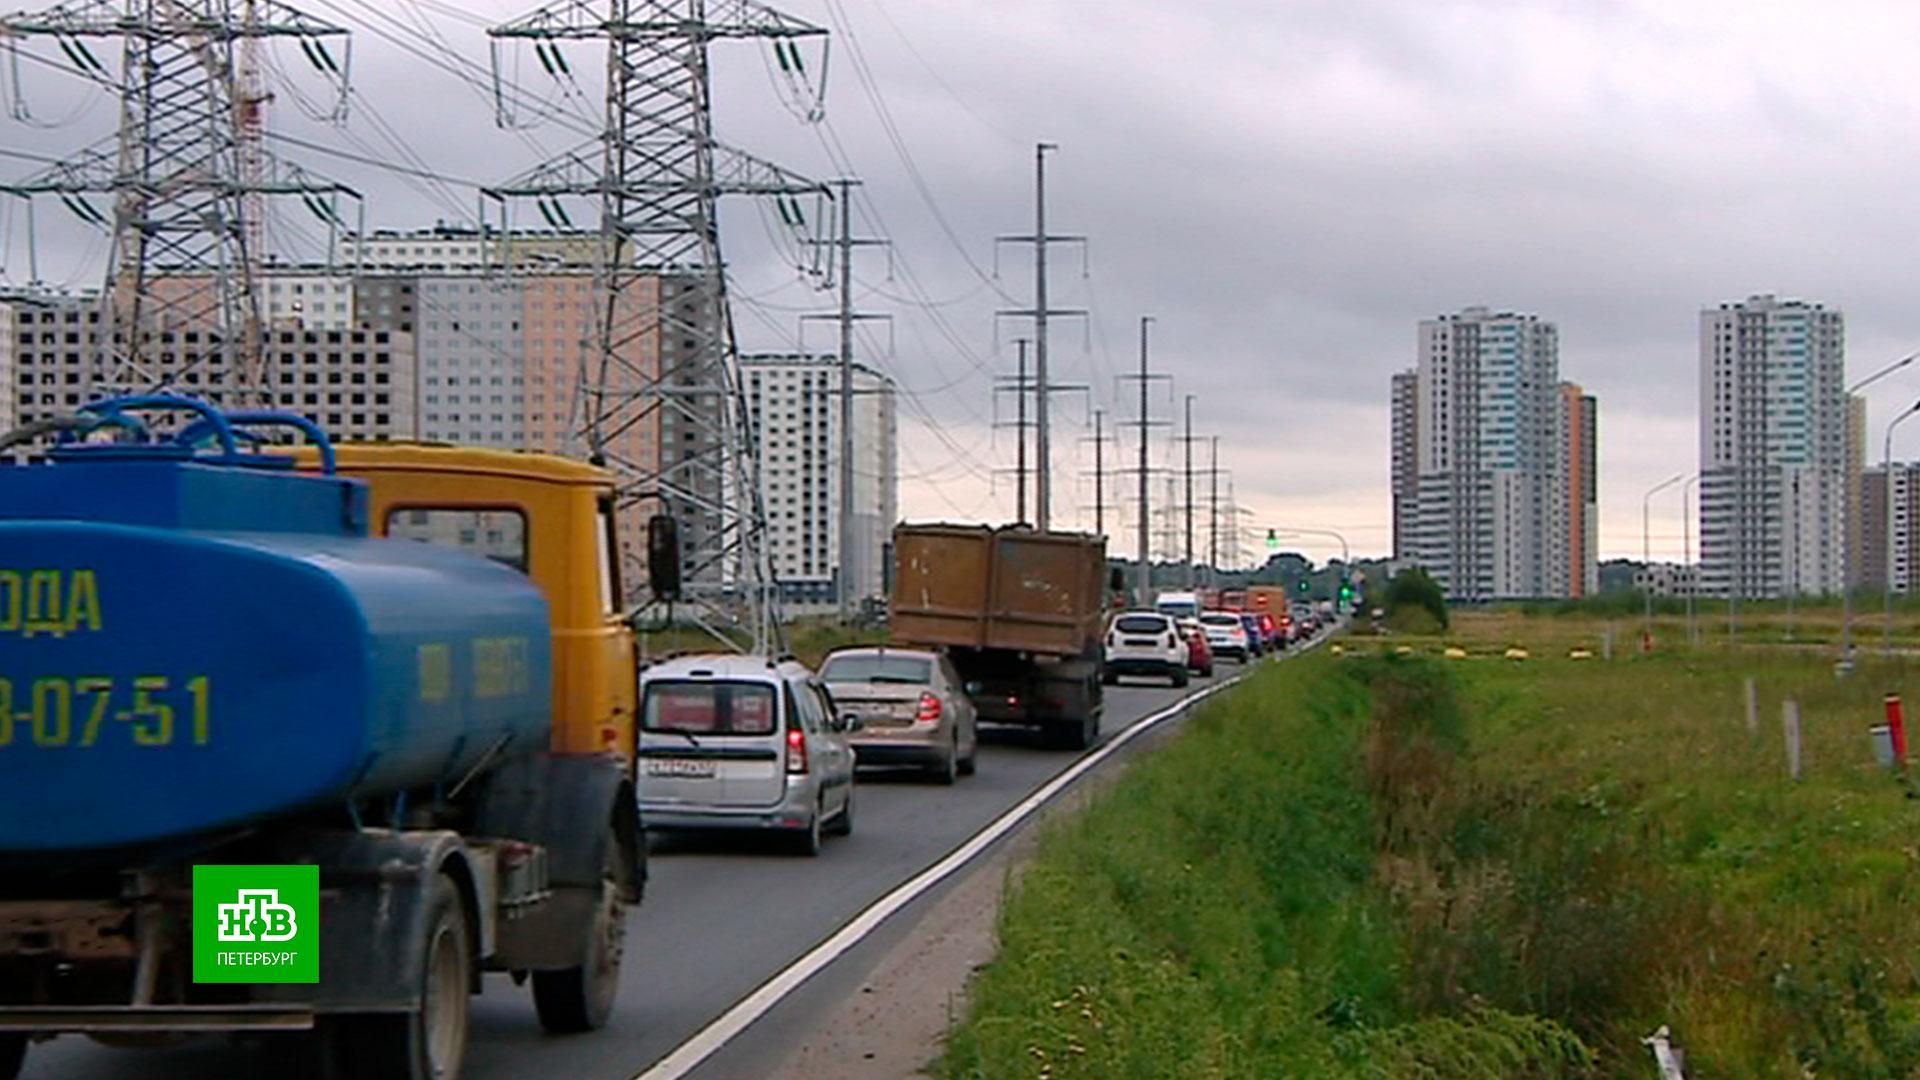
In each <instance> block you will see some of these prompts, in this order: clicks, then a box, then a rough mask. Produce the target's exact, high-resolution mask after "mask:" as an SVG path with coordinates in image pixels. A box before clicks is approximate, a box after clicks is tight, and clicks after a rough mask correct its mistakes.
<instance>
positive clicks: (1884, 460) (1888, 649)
mask: <svg viewBox="0 0 1920 1080" xmlns="http://www.w3.org/2000/svg"><path fill="white" fill-rule="evenodd" d="M1916 412H1920V401H1916V402H1914V403H1913V404H1911V405H1909V406H1907V407H1906V409H1904V410H1903V411H1902V412H1901V413H1900V415H1898V416H1896V417H1894V418H1893V419H1892V420H1891V421H1890V422H1888V424H1887V440H1886V445H1885V447H1884V449H1883V452H1882V454H1881V459H1880V461H1881V464H1880V469H1881V472H1882V473H1884V474H1885V475H1884V476H1883V477H1882V479H1883V480H1885V481H1886V488H1885V491H1886V502H1885V504H1884V505H1883V506H1882V507H1881V516H1882V517H1884V518H1886V519H1887V529H1886V534H1887V535H1886V579H1887V582H1886V585H1887V587H1886V627H1885V629H1884V630H1883V631H1882V634H1883V636H1882V638H1881V642H1880V648H1881V651H1882V652H1884V653H1885V654H1886V655H1888V656H1892V655H1893V429H1894V428H1897V427H1899V426H1900V422H1901V421H1902V420H1905V419H1906V418H1907V417H1909V416H1912V415H1913V414H1914V413H1916ZM1909 524H1911V523H1909Z"/></svg>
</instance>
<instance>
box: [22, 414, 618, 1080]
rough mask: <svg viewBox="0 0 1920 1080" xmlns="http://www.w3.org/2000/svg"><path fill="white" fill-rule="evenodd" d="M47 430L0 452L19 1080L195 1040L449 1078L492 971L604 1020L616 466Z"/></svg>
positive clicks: (126, 422) (106, 426) (73, 426)
mask: <svg viewBox="0 0 1920 1080" xmlns="http://www.w3.org/2000/svg"><path fill="white" fill-rule="evenodd" d="M58 427H59V430H60V432H61V434H60V436H59V441H58V442H57V443H55V444H54V445H52V446H51V447H48V448H45V451H44V453H43V454H41V455H40V456H39V457H38V458H36V459H35V460H34V461H33V462H32V463H29V464H0V1080H11V1078H12V1077H13V1076H15V1075H16V1074H17V1072H18V1071H19V1070H20V1069H21V1067H22V1064H23V1060H24V1057H25V1055H27V1054H28V1053H30V1052H31V1051H30V1047H31V1046H32V1045H33V1044H35V1043H37V1042H40V1041H43V1040H47V1039H51V1038H54V1037H56V1036H68V1035H74V1034H79V1035H87V1036H92V1037H94V1038H97V1039H100V1040H102V1041H107V1042H111V1043H113V1044H115V1045H126V1044H130V1043H131V1044H140V1043H144V1042H153V1043H159V1044H167V1043H171V1042H177V1041H179V1040H180V1039H181V1038H183V1037H186V1036H190V1035H200V1034H208V1033H214V1034H225V1035H238V1036H259V1037H260V1038H262V1039H264V1040H266V1041H268V1042H269V1043H271V1044H274V1045H278V1046H281V1047H288V1048H292V1049H294V1050H295V1051H296V1052H297V1053H298V1057H299V1059H300V1060H312V1061H318V1062H319V1063H320V1064H321V1065H322V1067H323V1070H324V1071H325V1072H326V1073H329V1074H332V1075H338V1076H342V1077H381V1078H385V1077H393V1078H404V1080H427V1078H437V1080H448V1078H451V1077H454V1076H457V1075H458V1073H459V1071H460V1067H461V1062H462V1058H463V1056H464V1053H465V1043H466V1031H467V1011H468V999H469V995H470V994H472V993H477V992H478V991H479V990H480V986H481V974H482V972H484V971H505V972H510V973H512V974H513V976H514V981H515V982H516V983H525V982H529V981H530V982H531V983H532V994H533V999H534V1004H535V1008H536V1011H537V1013H538V1015H539V1018H540V1021H541V1023H542V1024H543V1026H544V1027H545V1028H546V1029H547V1030H549V1031H556V1032H559V1031H584V1030H588V1029H592V1028H595V1027H598V1026H600V1025H602V1024H604V1023H605V1022H606V1020H607V1016H608V1013H609V1011H610V1010H611V1008H612V1003H613V995H614V990H615V988H616V986H617V985H618V980H619V964H620V958H621V951H622V944H623V940H622V935H623V932H624V926H625V921H626V920H625V919H624V917H623V916H624V910H625V908H626V906H627V905H630V904H634V903H637V902H638V901H639V899H640V894H641V888H642V884H643V882H644V878H645V864H644V861H643V853H644V848H643V845H642V842H641V838H642V835H643V834H642V832H641V829H640V823H639V821H638V817H637V814H638V811H637V804H636V802H635V799H634V789H633V745H634V744H633V706H634V694H635V688H636V683H635V677H634V656H635V654H634V643H633V637H632V632H631V629H630V628H629V627H627V626H626V625H624V624H623V623H622V622H621V620H620V618H619V613H618V612H617V611H616V610H615V608H614V605H615V598H617V597H619V596H620V595H622V594H621V590H620V583H619V581H618V578H617V576H616V570H617V565H616V559H615V558H614V554H613V553H615V552H617V551H618V546H617V544H616V543H615V542H614V525H613V520H614V518H613V484H612V481H611V479H610V477H609V476H608V474H606V473H605V472H604V471H602V470H600V469H596V468H593V467H590V466H587V465H583V464H579V463H575V462H569V461H564V460H561V459H558V458H549V457H544V456H540V455H531V454H509V453H501V452H490V451H484V450H466V449H456V448H445V447H440V448H435V447H422V446H365V447H341V448H338V450H337V451H336V449H335V448H334V447H332V446H331V445H330V444H329V443H328V441H327V439H326V437H325V435H324V434H323V433H321V432H320V431H319V430H318V429H317V428H315V427H314V426H313V425H312V424H310V423H309V422H307V421H306V420H304V419H302V418H300V417H295V416H285V415H277V414H255V413H245V414H223V413H221V412H219V411H216V410H214V409H213V408H211V407H209V406H207V405H205V404H203V403H201V402H198V401H196V400H192V399H185V398H175V397H170V396H156V397H144V398H123V399H115V400H110V401H105V402H99V403H96V404H93V405H89V406H86V407H85V408H83V409H82V410H81V411H80V412H79V413H78V414H77V415H75V416H74V417H71V418H68V422H65V423H63V424H61V425H58ZM289 428H290V429H297V430H298V431H300V432H304V434H305V442H306V443H307V445H306V446H305V447H304V448H303V449H302V450H301V451H300V452H299V453H288V452H285V449H286V448H285V447H283V446H280V445H278V443H277V442H276V439H277V433H276V431H275V429H289ZM4 449H5V441H4V440H0V450H4ZM416 541H423V542H416ZM450 549H462V550H450ZM309 1049H311V1050H312V1051H313V1052H312V1053H307V1052H306V1051H308V1050H309Z"/></svg>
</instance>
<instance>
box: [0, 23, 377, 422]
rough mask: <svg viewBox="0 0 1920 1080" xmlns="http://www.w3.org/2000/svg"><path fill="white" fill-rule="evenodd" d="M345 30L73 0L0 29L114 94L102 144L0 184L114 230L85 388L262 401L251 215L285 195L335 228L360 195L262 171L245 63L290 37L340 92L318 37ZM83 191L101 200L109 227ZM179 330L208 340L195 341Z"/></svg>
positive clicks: (256, 100) (336, 72)
mask: <svg viewBox="0 0 1920 1080" xmlns="http://www.w3.org/2000/svg"><path fill="white" fill-rule="evenodd" d="M346 33H347V31H346V29H345V28H343V27H340V26H335V25H333V24H331V23H327V22H323V21H321V20H319V19H316V18H314V17H312V16H310V15H306V14H304V13H302V12H299V11H296V10H294V9H293V8H291V7H288V6H286V5H285V4H282V3H278V2H276V0H78V2H75V3H66V4H57V5H55V6H53V7H50V8H47V9H45V10H44V11H41V12H38V13H23V14H17V15H12V16H8V17H6V18H4V19H0V34H4V35H6V36H9V37H33V36H39V37H52V38H54V39H55V40H57V41H58V42H59V43H60V45H61V48H62V51H63V52H64V53H65V55H66V57H67V59H68V61H69V62H70V63H71V64H72V65H73V66H74V67H75V68H76V69H77V70H78V72H79V74H81V75H82V76H84V77H86V78H90V79H92V80H93V81H94V82H97V83H99V84H101V85H102V86H106V87H109V88H110V89H112V90H113V91H114V92H115V93H116V95H117V96H118V97H119V99H120V129H119V133H118V136H117V137H116V138H115V139H114V140H112V141H111V142H110V143H106V144H101V145H96V146H94V147H92V148H89V149H86V150H83V151H81V152H80V153H78V154H75V155H74V156H72V157H71V158H68V159H66V160H64V161H62V162H60V163H59V164H56V165H53V166H51V167H49V168H47V169H46V170H44V171H42V172H41V173H40V174H38V175H36V176H33V177H30V178H29V179H27V180H23V181H19V182H16V183H11V184H5V185H0V192H5V193H8V194H12V195H17V196H24V197H27V198H31V197H33V196H35V195H54V196H57V197H59V198H60V199H61V200H62V201H63V202H65V203H66V204H67V205H68V206H69V207H70V208H71V209H73V210H74V212H75V213H76V214H79V215H80V216H81V217H82V218H84V219H86V220H88V221H89V222H90V223H92V224H94V225H96V226H99V227H101V228H103V229H106V230H107V231H109V232H110V233H111V236H112V242H111V245H110V247H109V249H108V255H107V270H106V287H105V288H104V289H103V290H102V292H101V314H100V328H99V331H98V333H97V337H96V341H97V347H96V352H95V357H96V359H95V370H94V371H93V372H92V383H93V385H92V389H93V390H94V391H95V392H98V393H116V392H127V391H132V390H143V389H149V388H152V387H156V386H164V385H166V384H167V383H169V382H171V381H172V380H174V379H176V378H178V377H179V376H180V375H181V374H182V373H183V372H184V371H186V370H188V369H190V368H194V367H204V368H208V369H211V370H210V371H209V372H208V374H209V376H210V377H209V378H208V379H207V380H206V383H207V384H208V385H211V386H212V387H214V388H215V389H214V390H213V391H212V392H211V393H210V394H209V396H210V397H212V398H214V400H215V401H216V402H218V403H222V404H226V405H242V406H260V405H268V404H271V403H272V401H273V397H272V394H273V383H272V374H271V373H270V372H268V371H267V370H266V368H265V350H264V348H263V345H264V342H263V338H262V319H261V312H260V297H259V287H258V286H259V264H260V259H261V254H262V253H261V252H259V251H257V250H254V249H255V248H256V247H257V246H258V245H259V243H260V237H261V233H260V231H259V229H258V227H257V223H255V222H253V221H250V220H249V219H250V217H258V216H259V214H260V208H261V206H262V202H263V199H264V197H265V196H267V195H274V194H284V195H299V196H302V197H303V198H305V199H306V200H308V205H309V206H310V207H313V208H316V213H320V212H323V211H324V212H327V213H331V214H332V215H333V217H334V220H335V221H336V222H337V221H338V220H339V218H338V210H337V206H336V205H335V204H337V199H338V197H339V196H340V195H343V194H344V195H347V196H349V197H352V198H355V199H358V198H359V196H358V194H357V193H355V192H353V191H352V189H350V188H347V187H344V186H342V185H339V184H335V183H331V182H328V181H324V180H319V179H316V178H313V177H310V176H308V175H307V174H306V173H304V172H301V171H299V170H297V169H293V168H291V167H279V166H275V165H273V164H272V163H271V162H270V160H269V159H268V158H267V156H266V155H265V154H264V152H263V151H262V149H261V147H260V145H259V138H260V135H261V126H260V117H259V111H258V110H259V108H260V106H261V103H262V102H261V95H260V94H259V93H258V90H257V87H254V88H249V86H248V85H247V84H248V82H249V80H250V79H251V78H257V75H254V76H249V74H248V70H247V69H248V65H247V64H246V63H245V62H244V60H245V59H246V55H247V54H248V53H249V52H251V51H253V50H254V49H255V48H256V47H257V45H258V43H259V42H260V41H262V40H265V39H269V38H294V39H298V40H299V41H300V43H301V47H302V49H303V51H305V52H306V53H307V56H308V58H309V60H310V61H312V62H313V63H314V66H315V67H317V68H320V69H321V70H322V71H323V72H326V73H328V77H329V78H330V79H335V80H337V81H338V82H339V84H340V86H341V93H342V94H343V95H344V94H345V92H346V89H345V85H346V84H345V75H344V73H345V71H346V70H347V64H346V62H345V61H344V60H342V61H339V62H336V61H335V60H334V59H333V57H332V54H331V53H329V52H327V51H326V50H325V45H324V42H325V40H326V39H328V38H335V37H344V36H345V35H346ZM94 38H119V39H122V41H123V46H122V57H121V64H120V70H119V72H118V73H117V74H115V73H114V72H112V71H111V70H110V69H109V68H108V67H107V65H106V64H104V63H102V62H101V61H100V60H98V59H97V58H95V57H94V55H93V53H92V52H91V51H90V50H88V49H87V48H86V46H85V44H84V42H85V41H86V40H87V39H94ZM90 194H105V195H110V196H112V198H113V213H112V216H111V217H110V218H109V217H108V216H107V215H106V214H103V213H101V212H100V211H99V210H98V209H97V208H95V207H94V206H93V205H92V204H91V203H89V202H87V201H86V199H85V196H87V195H90ZM176 335H178V337H177V336H176ZM187 335H205V338H204V340H203V341H202V342H200V343H199V344H198V345H197V346H195V345H192V344H191V343H193V341H194V337H193V336H187ZM183 343H186V344H183Z"/></svg>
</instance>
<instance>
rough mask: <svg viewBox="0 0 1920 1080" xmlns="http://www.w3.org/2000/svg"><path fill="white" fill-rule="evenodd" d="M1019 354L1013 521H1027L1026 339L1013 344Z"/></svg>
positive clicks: (1014, 390) (1015, 391) (1016, 384)
mask: <svg viewBox="0 0 1920 1080" xmlns="http://www.w3.org/2000/svg"><path fill="white" fill-rule="evenodd" d="M1014 346H1015V348H1016V349H1017V350H1018V352H1019V353H1020V361H1019V364H1020V373H1019V375H1017V376H1015V378H1016V381H1015V383H1014V386H1013V397H1014V400H1015V401H1017V402H1019V408H1018V410H1017V412H1018V415H1019V419H1018V420H1016V421H1014V425H1013V437H1014V442H1015V444H1016V447H1017V449H1016V452H1015V453H1014V487H1013V491H1014V495H1013V520H1015V521H1025V520H1027V339H1025V338H1021V339H1020V340H1018V341H1016V342H1014Z"/></svg>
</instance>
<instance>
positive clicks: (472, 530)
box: [386, 506, 529, 574]
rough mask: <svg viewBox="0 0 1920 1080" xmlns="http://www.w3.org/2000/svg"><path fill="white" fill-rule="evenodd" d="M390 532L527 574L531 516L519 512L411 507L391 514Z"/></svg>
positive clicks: (389, 517) (466, 508)
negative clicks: (528, 523) (487, 560)
mask: <svg viewBox="0 0 1920 1080" xmlns="http://www.w3.org/2000/svg"><path fill="white" fill-rule="evenodd" d="M386 533H387V535H388V536H389V537H391V538H393V539H395V540H413V541H417V542H419V543H423V544H434V545H437V546H439V547H449V548H453V549H455V550H457V551H465V552H467V553H469V554H472V555H478V556H480V557H481V558H483V559H492V560H493V561H494V562H497V563H500V564H501V565H503V566H511V567H513V568H514V569H515V570H518V571H520V572H521V573H523V574H524V573H526V572H527V567H528V565H529V561H528V557H527V516H526V515H525V514H523V513H521V512H520V511H518V510H502V509H493V508H489V509H475V508H472V507H464V506H411V507H402V508H399V509H396V510H393V511H391V512H389V513H388V514H387V528H386Z"/></svg>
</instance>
